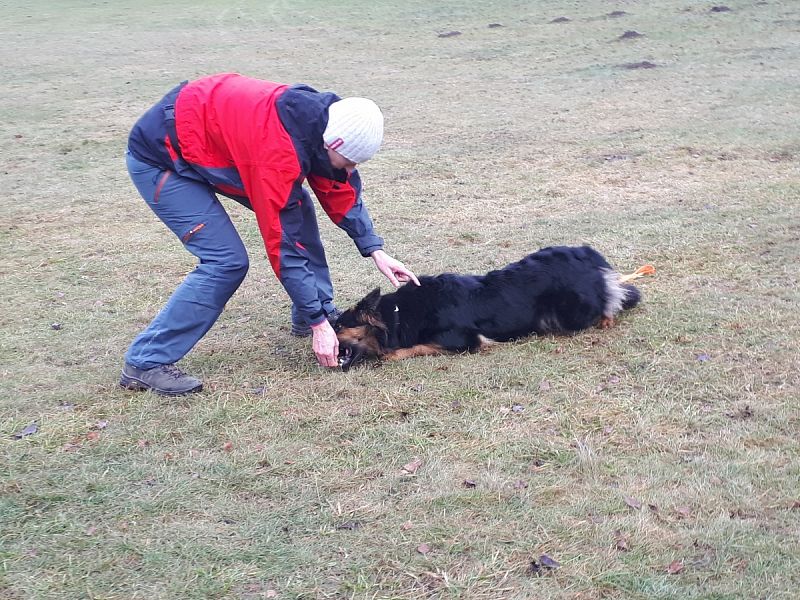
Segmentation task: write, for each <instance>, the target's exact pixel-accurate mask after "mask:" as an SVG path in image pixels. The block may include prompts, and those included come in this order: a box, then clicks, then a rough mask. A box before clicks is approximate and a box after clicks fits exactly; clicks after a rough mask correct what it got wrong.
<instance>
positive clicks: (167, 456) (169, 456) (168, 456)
mask: <svg viewBox="0 0 800 600" xmlns="http://www.w3.org/2000/svg"><path fill="white" fill-rule="evenodd" d="M173 458H175V455H174V454H173V453H172V452H164V460H172V459H173Z"/></svg>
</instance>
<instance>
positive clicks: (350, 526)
mask: <svg viewBox="0 0 800 600" xmlns="http://www.w3.org/2000/svg"><path fill="white" fill-rule="evenodd" d="M360 527H361V523H360V522H359V521H345V522H343V523H339V524H338V525H337V526H336V529H346V530H348V531H355V530H356V529H358V528H360Z"/></svg>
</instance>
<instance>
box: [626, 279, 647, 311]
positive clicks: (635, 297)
mask: <svg viewBox="0 0 800 600" xmlns="http://www.w3.org/2000/svg"><path fill="white" fill-rule="evenodd" d="M622 287H623V288H624V289H625V292H626V293H625V299H624V300H623V301H622V310H628V309H630V308H633V307H634V306H636V305H637V304H639V301H640V300H641V299H642V293H641V292H640V291H639V288H637V287H636V286H635V285H631V284H630V283H623V284H622Z"/></svg>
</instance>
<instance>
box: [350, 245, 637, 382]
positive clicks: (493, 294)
mask: <svg viewBox="0 0 800 600" xmlns="http://www.w3.org/2000/svg"><path fill="white" fill-rule="evenodd" d="M420 284H421V285H420V286H416V285H414V284H413V283H408V284H406V285H404V286H403V287H401V288H400V289H398V290H397V291H396V292H394V293H391V294H386V295H383V296H382V295H381V293H380V289H375V290H373V291H372V292H371V293H370V294H368V295H367V296H366V297H365V298H364V299H362V300H361V301H360V302H359V303H358V304H357V305H356V306H355V307H353V308H351V309H350V310H347V311H345V312H344V313H342V315H341V316H340V317H339V319H338V321H337V322H336V325H335V330H336V333H337V337H338V338H339V348H340V364H341V365H342V368H343V369H344V370H347V369H348V368H349V367H351V366H353V365H355V364H357V363H358V362H360V361H362V360H363V359H365V358H367V357H369V356H374V357H379V358H386V359H390V360H391V359H401V358H410V357H412V356H422V355H431V354H442V353H452V352H477V351H479V350H481V349H482V348H484V347H486V346H487V345H488V344H490V343H491V342H493V341H494V342H505V341H509V340H513V339H517V338H522V337H525V336H528V335H531V334H540V335H541V334H568V333H574V332H577V331H581V330H583V329H587V328H589V327H592V326H594V325H596V324H598V323H599V324H601V326H609V325H610V324H611V323H613V319H614V317H615V316H616V315H617V313H619V312H620V311H622V310H625V309H629V308H633V307H634V306H636V305H637V304H638V303H639V300H640V298H641V296H640V293H639V290H638V289H637V288H636V287H634V286H632V285H630V284H624V283H620V281H619V274H618V273H616V272H615V271H614V270H613V269H612V268H611V266H610V265H609V264H608V262H607V261H606V259H605V258H603V256H602V255H601V254H600V253H599V252H597V251H596V250H594V249H593V248H590V247H589V246H581V247H568V246H559V247H553V248H544V249H543V250H539V251H538V252H534V253H533V254H530V255H528V256H526V257H525V258H523V259H522V260H520V261H519V262H515V263H513V264H510V265H508V266H507V267H505V268H503V269H499V270H497V271H491V272H489V273H487V274H486V275H455V274H452V273H445V274H442V275H436V276H433V277H420Z"/></svg>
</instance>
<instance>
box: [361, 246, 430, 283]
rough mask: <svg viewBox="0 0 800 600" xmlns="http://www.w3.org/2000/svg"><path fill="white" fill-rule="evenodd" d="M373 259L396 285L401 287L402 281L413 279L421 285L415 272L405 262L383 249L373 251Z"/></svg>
mask: <svg viewBox="0 0 800 600" xmlns="http://www.w3.org/2000/svg"><path fill="white" fill-rule="evenodd" d="M372 260H374V261H375V266H376V267H377V268H378V271H380V272H381V273H383V274H384V275H385V276H386V279H388V280H389V281H391V283H392V285H393V286H394V287H400V283H406V282H408V281H413V282H414V283H416V284H417V285H419V280H418V279H417V276H416V275H414V273H412V272H411V271H409V270H408V269H406V266H405V265H404V264H403V263H401V262H400V261H399V260H396V259H394V258H392V257H391V256H389V255H388V254H386V252H384V251H383V250H376V251H375V252H373V253H372Z"/></svg>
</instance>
